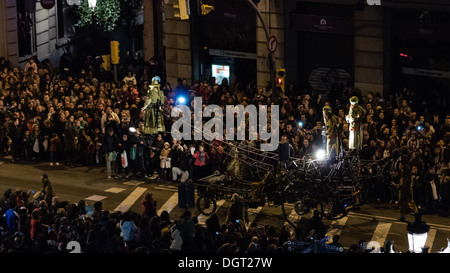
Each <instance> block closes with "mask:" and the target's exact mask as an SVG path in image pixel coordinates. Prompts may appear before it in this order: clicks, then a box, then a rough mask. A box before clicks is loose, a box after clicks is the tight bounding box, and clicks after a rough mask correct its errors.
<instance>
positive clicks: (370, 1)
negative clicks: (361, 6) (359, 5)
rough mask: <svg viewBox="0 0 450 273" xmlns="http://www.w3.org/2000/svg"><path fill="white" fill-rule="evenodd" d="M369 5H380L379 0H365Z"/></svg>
mask: <svg viewBox="0 0 450 273" xmlns="http://www.w3.org/2000/svg"><path fill="white" fill-rule="evenodd" d="M366 2H367V5H369V6H381V0H366Z"/></svg>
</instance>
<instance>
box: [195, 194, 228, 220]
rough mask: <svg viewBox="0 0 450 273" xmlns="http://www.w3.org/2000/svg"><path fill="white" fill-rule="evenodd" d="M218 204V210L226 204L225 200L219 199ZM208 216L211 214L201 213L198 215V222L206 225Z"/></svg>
mask: <svg viewBox="0 0 450 273" xmlns="http://www.w3.org/2000/svg"><path fill="white" fill-rule="evenodd" d="M216 204H217V208H216V212H217V211H218V210H219V208H220V207H221V206H223V204H225V200H223V199H222V200H219V201H217V202H216ZM208 217H209V216H206V215H203V214H200V215H199V216H197V219H198V223H199V224H200V225H205V221H206V219H208Z"/></svg>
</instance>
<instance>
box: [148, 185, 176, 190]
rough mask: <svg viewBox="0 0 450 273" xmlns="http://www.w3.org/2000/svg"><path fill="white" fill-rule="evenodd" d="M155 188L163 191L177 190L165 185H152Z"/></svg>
mask: <svg viewBox="0 0 450 273" xmlns="http://www.w3.org/2000/svg"><path fill="white" fill-rule="evenodd" d="M154 189H155V190H163V191H178V189H174V188H167V187H158V186H156V187H154Z"/></svg>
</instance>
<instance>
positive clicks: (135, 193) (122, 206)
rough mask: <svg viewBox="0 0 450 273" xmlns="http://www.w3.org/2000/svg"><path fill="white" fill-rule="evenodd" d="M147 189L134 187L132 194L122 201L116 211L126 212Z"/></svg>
mask: <svg viewBox="0 0 450 273" xmlns="http://www.w3.org/2000/svg"><path fill="white" fill-rule="evenodd" d="M146 191H147V188H142V187H137V188H136V189H134V191H133V192H132V193H130V195H128V196H127V198H125V200H123V201H122V203H120V204H119V205H118V206H117V207H116V208H115V209H114V211H121V212H126V211H127V210H128V209H130V208H131V206H133V205H134V203H135V202H136V201H137V200H138V199H139V197H140V196H141V195H142V194H143V193H144V192H146Z"/></svg>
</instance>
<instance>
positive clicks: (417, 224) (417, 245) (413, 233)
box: [406, 213, 430, 253]
mask: <svg viewBox="0 0 450 273" xmlns="http://www.w3.org/2000/svg"><path fill="white" fill-rule="evenodd" d="M414 218H415V219H414V222H413V223H408V226H407V227H406V230H407V231H408V244H409V251H410V252H412V253H421V252H422V249H423V247H424V246H425V242H426V241H427V237H428V231H429V230H430V226H429V225H427V224H425V222H424V221H422V215H421V214H420V213H416V214H414Z"/></svg>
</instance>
